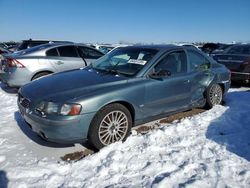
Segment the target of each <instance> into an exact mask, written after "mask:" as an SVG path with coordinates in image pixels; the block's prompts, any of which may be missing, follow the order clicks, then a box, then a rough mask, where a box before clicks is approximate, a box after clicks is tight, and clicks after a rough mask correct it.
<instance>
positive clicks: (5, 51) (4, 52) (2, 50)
mask: <svg viewBox="0 0 250 188" xmlns="http://www.w3.org/2000/svg"><path fill="white" fill-rule="evenodd" d="M9 53H11V52H10V51H9V50H7V49H5V48H2V47H0V74H1V70H2V59H3V55H4V54H9Z"/></svg>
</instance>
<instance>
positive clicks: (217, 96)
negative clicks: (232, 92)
mask: <svg viewBox="0 0 250 188" xmlns="http://www.w3.org/2000/svg"><path fill="white" fill-rule="evenodd" d="M222 101H223V90H222V88H221V86H220V85H218V84H212V85H210V86H209V87H208V88H207V90H206V107H207V108H212V107H213V106H215V105H219V104H221V103H222Z"/></svg>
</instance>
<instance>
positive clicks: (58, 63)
mask: <svg viewBox="0 0 250 188" xmlns="http://www.w3.org/2000/svg"><path fill="white" fill-rule="evenodd" d="M56 64H57V65H61V64H64V63H63V62H62V61H57V62H56Z"/></svg>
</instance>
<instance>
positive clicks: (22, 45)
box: [15, 39, 73, 51]
mask: <svg viewBox="0 0 250 188" xmlns="http://www.w3.org/2000/svg"><path fill="white" fill-rule="evenodd" d="M59 42H60V43H73V42H70V41H55V40H33V39H29V40H22V42H21V43H20V44H19V45H18V46H17V47H16V49H15V51H21V50H26V49H28V48H31V47H34V46H38V45H41V44H47V43H59Z"/></svg>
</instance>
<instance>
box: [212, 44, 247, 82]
mask: <svg viewBox="0 0 250 188" xmlns="http://www.w3.org/2000/svg"><path fill="white" fill-rule="evenodd" d="M213 58H214V59H215V60H216V61H217V62H218V63H221V64H223V65H225V66H226V67H227V68H228V69H230V71H231V73H232V75H231V80H232V81H234V82H244V83H249V82H250V44H241V45H234V46H231V47H229V48H228V49H226V50H225V51H224V52H223V53H221V54H216V55H214V56H213Z"/></svg>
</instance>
